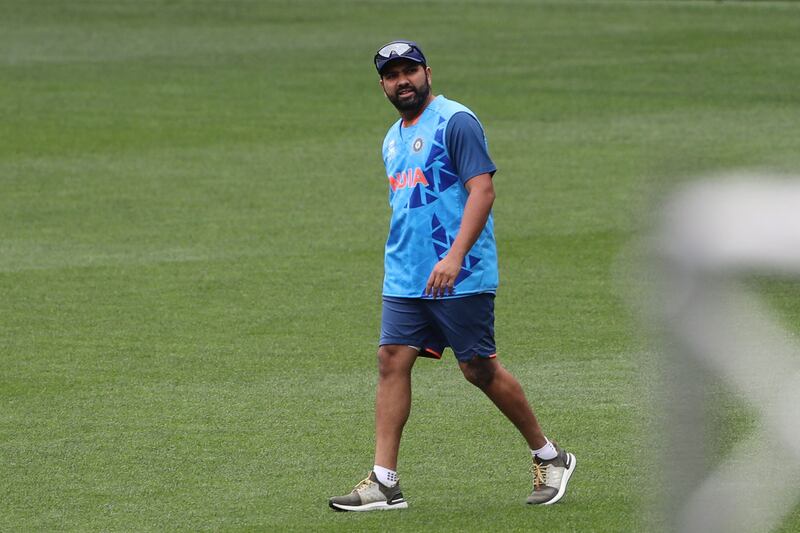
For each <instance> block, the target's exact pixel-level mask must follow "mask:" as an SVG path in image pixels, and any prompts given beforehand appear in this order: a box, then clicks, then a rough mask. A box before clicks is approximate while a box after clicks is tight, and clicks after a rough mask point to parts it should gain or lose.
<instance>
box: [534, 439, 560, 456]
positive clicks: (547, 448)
mask: <svg viewBox="0 0 800 533" xmlns="http://www.w3.org/2000/svg"><path fill="white" fill-rule="evenodd" d="M545 440H547V444H545V445H544V446H542V447H541V448H539V449H538V450H531V455H535V456H536V457H538V458H539V459H542V460H543V461H549V460H550V459H555V458H556V457H557V456H558V451H557V450H556V447H555V446H553V443H552V442H550V440H549V439H547V437H545Z"/></svg>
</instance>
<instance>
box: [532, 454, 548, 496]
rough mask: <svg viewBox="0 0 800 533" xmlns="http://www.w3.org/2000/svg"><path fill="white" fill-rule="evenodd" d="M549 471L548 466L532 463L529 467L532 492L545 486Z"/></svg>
mask: <svg viewBox="0 0 800 533" xmlns="http://www.w3.org/2000/svg"><path fill="white" fill-rule="evenodd" d="M549 470H550V465H544V466H542V465H540V464H539V463H537V462H536V461H534V462H533V466H532V467H531V474H532V475H533V490H536V489H538V488H539V487H543V486H546V485H547V472H548V471H549Z"/></svg>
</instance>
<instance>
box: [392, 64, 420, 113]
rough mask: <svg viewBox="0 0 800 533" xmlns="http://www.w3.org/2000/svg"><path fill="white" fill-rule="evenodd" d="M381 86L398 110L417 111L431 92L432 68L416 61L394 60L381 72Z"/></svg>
mask: <svg viewBox="0 0 800 533" xmlns="http://www.w3.org/2000/svg"><path fill="white" fill-rule="evenodd" d="M381 87H383V92H384V93H386V97H387V98H388V99H389V101H390V102H392V104H394V106H395V107H396V108H397V110H398V111H400V112H401V113H403V112H409V111H415V110H417V109H420V108H421V107H422V106H423V105H424V104H425V102H426V101H427V100H428V96H429V95H430V94H431V69H430V67H423V66H422V65H420V64H419V63H416V62H414V61H409V60H397V61H393V62H392V63H389V65H387V66H386V67H385V68H384V69H383V72H382V73H381Z"/></svg>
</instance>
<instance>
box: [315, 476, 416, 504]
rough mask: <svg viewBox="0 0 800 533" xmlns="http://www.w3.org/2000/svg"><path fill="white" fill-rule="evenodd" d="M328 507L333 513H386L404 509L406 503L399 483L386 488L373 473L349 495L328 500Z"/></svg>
mask: <svg viewBox="0 0 800 533" xmlns="http://www.w3.org/2000/svg"><path fill="white" fill-rule="evenodd" d="M328 506H330V508H331V509H333V510H334V511H387V510H389V509H406V508H407V507H408V503H407V502H406V501H405V500H404V499H403V493H402V492H401V491H400V483H397V485H395V486H394V487H387V486H386V485H383V484H381V482H380V481H378V478H377V477H375V472H370V473H369V477H367V479H365V480H363V481H361V482H360V483H359V484H358V485H356V488H354V489H353V491H352V492H351V493H350V494H347V495H345V496H334V497H333V498H331V499H330V500H328Z"/></svg>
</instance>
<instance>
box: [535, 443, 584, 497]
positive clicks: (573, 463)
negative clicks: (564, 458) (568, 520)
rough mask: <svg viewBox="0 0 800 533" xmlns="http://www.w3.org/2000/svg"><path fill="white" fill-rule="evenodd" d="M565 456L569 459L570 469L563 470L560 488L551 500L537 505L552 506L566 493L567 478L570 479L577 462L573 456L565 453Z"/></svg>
mask: <svg viewBox="0 0 800 533" xmlns="http://www.w3.org/2000/svg"><path fill="white" fill-rule="evenodd" d="M567 455H568V456H569V458H570V462H569V464H570V467H569V468H567V469H566V470H564V477H562V478H561V486H560V487H559V488H558V493H557V494H556V495H555V496H553V499H552V500H548V501H546V502H543V503H540V504H539V505H552V504H554V503H556V502H557V501H558V500H560V499H561V497H562V496H564V493H565V492H567V483H569V478H571V477H572V473H573V472H574V471H575V466H577V464H578V461H577V460H576V459H575V456H574V455H573V454H571V453H569V452H567Z"/></svg>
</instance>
